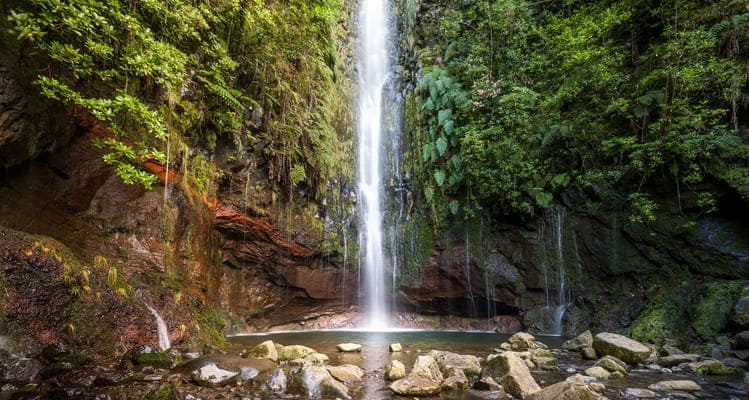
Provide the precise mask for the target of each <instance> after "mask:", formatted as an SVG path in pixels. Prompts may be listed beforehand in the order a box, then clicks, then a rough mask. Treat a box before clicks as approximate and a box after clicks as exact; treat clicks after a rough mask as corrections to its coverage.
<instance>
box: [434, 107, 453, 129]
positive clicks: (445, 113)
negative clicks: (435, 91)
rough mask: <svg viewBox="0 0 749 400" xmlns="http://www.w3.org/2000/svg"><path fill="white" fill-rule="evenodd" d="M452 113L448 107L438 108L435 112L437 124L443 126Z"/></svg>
mask: <svg viewBox="0 0 749 400" xmlns="http://www.w3.org/2000/svg"><path fill="white" fill-rule="evenodd" d="M452 115H453V110H450V109H444V110H440V111H439V112H438V113H437V123H438V124H439V125H442V126H444V125H445V122H447V121H448V120H449V119H450V117H451V116H452Z"/></svg>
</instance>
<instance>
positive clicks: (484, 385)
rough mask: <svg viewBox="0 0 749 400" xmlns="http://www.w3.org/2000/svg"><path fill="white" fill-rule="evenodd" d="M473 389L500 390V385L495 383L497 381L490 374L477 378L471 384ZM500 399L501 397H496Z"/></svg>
mask: <svg viewBox="0 0 749 400" xmlns="http://www.w3.org/2000/svg"><path fill="white" fill-rule="evenodd" d="M473 388H474V389H478V390H491V391H500V390H502V385H500V384H499V383H497V381H495V380H494V378H492V377H491V376H485V377H483V378H481V379H479V380H477V381H476V382H475V383H474V384H473ZM497 398H499V399H501V398H502V397H497Z"/></svg>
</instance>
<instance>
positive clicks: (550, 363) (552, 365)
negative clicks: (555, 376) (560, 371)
mask: <svg viewBox="0 0 749 400" xmlns="http://www.w3.org/2000/svg"><path fill="white" fill-rule="evenodd" d="M531 361H532V362H533V364H535V365H536V367H538V368H541V369H545V370H555V369H557V367H558V366H559V360H557V359H556V357H541V356H531Z"/></svg>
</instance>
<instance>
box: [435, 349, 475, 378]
mask: <svg viewBox="0 0 749 400" xmlns="http://www.w3.org/2000/svg"><path fill="white" fill-rule="evenodd" d="M429 355H430V356H432V357H433V358H434V359H435V361H437V364H438V365H439V367H440V371H442V373H443V374H447V371H449V370H450V369H451V368H458V369H461V370H463V372H464V373H465V374H466V375H473V376H478V375H481V362H480V361H479V359H478V357H476V356H473V355H463V354H456V353H451V352H449V351H439V350H432V351H431V352H429Z"/></svg>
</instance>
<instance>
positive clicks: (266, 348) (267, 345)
mask: <svg viewBox="0 0 749 400" xmlns="http://www.w3.org/2000/svg"><path fill="white" fill-rule="evenodd" d="M242 357H244V358H247V357H255V358H267V359H269V360H271V361H274V362H275V361H278V350H277V349H276V345H275V343H273V341H272V340H266V341H264V342H263V343H260V344H259V345H257V346H255V347H253V348H252V349H251V350H250V351H248V352H246V353H244V354H242Z"/></svg>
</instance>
